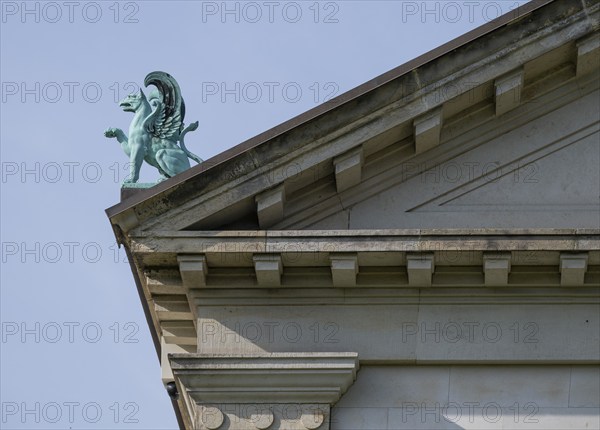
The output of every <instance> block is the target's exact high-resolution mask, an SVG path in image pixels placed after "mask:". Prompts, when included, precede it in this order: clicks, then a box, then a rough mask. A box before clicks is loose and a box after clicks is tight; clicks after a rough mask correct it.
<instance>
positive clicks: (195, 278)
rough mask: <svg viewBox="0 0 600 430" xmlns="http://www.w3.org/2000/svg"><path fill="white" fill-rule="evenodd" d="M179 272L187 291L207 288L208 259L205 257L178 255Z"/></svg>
mask: <svg viewBox="0 0 600 430" xmlns="http://www.w3.org/2000/svg"><path fill="white" fill-rule="evenodd" d="M177 261H178V262H179V271H180V272H181V279H182V281H183V285H184V286H185V287H186V288H187V289H191V288H199V287H204V286H206V273H207V272H208V266H207V265H206V257H205V256H204V255H178V256H177Z"/></svg>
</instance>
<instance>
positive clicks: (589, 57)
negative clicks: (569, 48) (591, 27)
mask: <svg viewBox="0 0 600 430" xmlns="http://www.w3.org/2000/svg"><path fill="white" fill-rule="evenodd" d="M598 70H600V36H599V35H598V34H593V35H592V36H591V37H587V38H585V39H583V40H580V41H578V42H577V76H583V75H585V74H587V73H591V72H595V73H596V74H597V73H598Z"/></svg>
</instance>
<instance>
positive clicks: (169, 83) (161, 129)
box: [144, 72, 185, 140]
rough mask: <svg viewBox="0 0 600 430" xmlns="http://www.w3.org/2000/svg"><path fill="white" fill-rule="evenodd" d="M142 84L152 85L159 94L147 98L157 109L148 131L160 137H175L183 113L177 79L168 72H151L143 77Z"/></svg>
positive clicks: (181, 124)
mask: <svg viewBox="0 0 600 430" xmlns="http://www.w3.org/2000/svg"><path fill="white" fill-rule="evenodd" d="M144 85H146V86H148V85H154V86H155V87H156V88H157V89H158V91H159V93H160V96H161V97H160V98H155V99H153V100H149V101H150V103H151V105H152V107H153V108H155V109H158V110H159V111H158V112H157V114H156V117H155V119H154V123H153V124H151V125H150V127H149V131H150V133H151V134H152V135H153V136H155V137H158V138H161V139H171V140H172V138H173V137H175V139H177V138H178V137H179V133H180V132H181V130H182V128H183V117H184V115H185V104H184V102H183V98H182V97H181V90H180V89H179V85H178V84H177V81H175V79H174V78H173V77H172V76H171V75H169V74H168V73H165V72H152V73H149V74H148V75H147V76H146V79H144Z"/></svg>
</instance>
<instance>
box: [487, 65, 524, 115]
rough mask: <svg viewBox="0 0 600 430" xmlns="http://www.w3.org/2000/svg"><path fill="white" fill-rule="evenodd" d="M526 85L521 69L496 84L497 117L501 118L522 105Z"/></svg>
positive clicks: (500, 79) (501, 78)
mask: <svg viewBox="0 0 600 430" xmlns="http://www.w3.org/2000/svg"><path fill="white" fill-rule="evenodd" d="M523 85H524V72H523V69H522V68H519V69H517V70H515V71H513V72H511V73H508V74H507V75H504V76H502V77H500V78H498V79H496V82H494V86H495V94H496V115H497V116H500V115H502V114H504V113H506V112H508V111H510V110H512V109H514V108H516V107H517V106H519V104H521V90H522V89H523Z"/></svg>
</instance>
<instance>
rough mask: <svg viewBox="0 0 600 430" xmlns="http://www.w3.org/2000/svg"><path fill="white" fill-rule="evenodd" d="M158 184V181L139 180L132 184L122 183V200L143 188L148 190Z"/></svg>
mask: <svg viewBox="0 0 600 430" xmlns="http://www.w3.org/2000/svg"><path fill="white" fill-rule="evenodd" d="M156 184H158V182H137V183H132V184H123V185H121V201H123V200H125V199H128V198H129V197H131V196H133V195H135V194H137V193H139V192H140V191H142V190H147V189H148V188H152V187H153V186H155V185H156Z"/></svg>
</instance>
